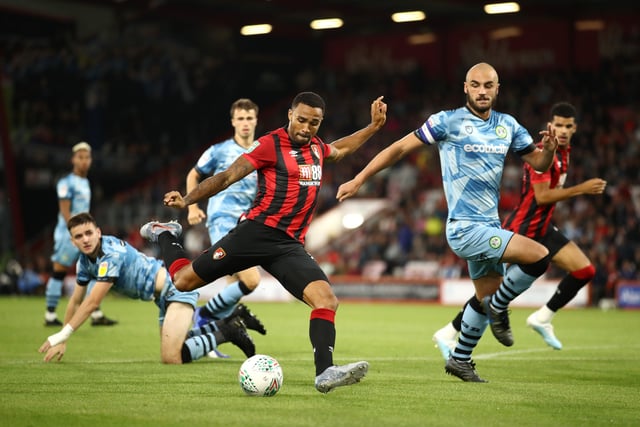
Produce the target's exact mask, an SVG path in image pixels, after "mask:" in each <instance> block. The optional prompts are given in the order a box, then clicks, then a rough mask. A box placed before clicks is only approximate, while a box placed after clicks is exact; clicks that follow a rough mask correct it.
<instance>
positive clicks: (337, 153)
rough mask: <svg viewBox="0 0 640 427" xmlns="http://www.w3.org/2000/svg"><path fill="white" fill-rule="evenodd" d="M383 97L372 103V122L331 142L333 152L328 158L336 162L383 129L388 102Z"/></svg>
mask: <svg viewBox="0 0 640 427" xmlns="http://www.w3.org/2000/svg"><path fill="white" fill-rule="evenodd" d="M383 98H384V97H383V96H380V97H378V98H376V99H375V100H374V101H373V102H372V103H371V123H369V124H368V125H367V126H366V127H364V128H362V129H360V130H359V131H357V132H354V133H352V134H351V135H348V136H345V137H342V138H340V139H337V140H335V141H334V142H332V143H331V153H329V156H327V160H329V161H334V162H335V161H338V160H340V159H342V158H343V157H345V156H347V155H349V154H351V153H353V152H354V151H356V150H357V149H358V148H360V146H362V144H364V143H365V142H366V141H367V140H369V138H371V137H372V136H373V135H374V134H375V133H376V132H378V131H379V130H380V129H382V127H383V126H384V124H385V122H386V121H387V104H385V103H384V102H383V101H382V99H383Z"/></svg>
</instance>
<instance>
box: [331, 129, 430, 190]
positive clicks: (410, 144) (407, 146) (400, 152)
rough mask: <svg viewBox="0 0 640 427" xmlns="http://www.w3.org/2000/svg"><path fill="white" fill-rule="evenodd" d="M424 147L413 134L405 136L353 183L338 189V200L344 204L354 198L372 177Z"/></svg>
mask: <svg viewBox="0 0 640 427" xmlns="http://www.w3.org/2000/svg"><path fill="white" fill-rule="evenodd" d="M422 145H423V144H422V141H420V140H419V139H418V137H417V136H416V135H415V134H414V133H413V132H411V133H409V134H407V135H405V136H404V137H402V138H401V139H399V140H397V141H396V142H394V143H393V144H391V145H390V146H388V147H387V148H385V149H384V150H382V151H381V152H379V153H378V154H377V155H376V156H375V157H374V158H373V159H372V160H371V161H370V162H369V163H368V164H367V166H365V168H364V169H362V170H361V171H360V172H359V173H358V174H357V175H356V176H355V177H354V178H353V179H352V180H351V181H347V182H345V183H344V184H342V185H341V186H340V187H339V188H338V194H337V195H336V198H337V199H338V200H339V201H341V202H342V201H343V200H345V199H348V198H349V197H352V196H354V195H355V194H356V193H357V192H358V190H359V189H360V187H361V186H362V184H364V183H365V182H366V181H367V180H368V179H369V178H370V177H372V176H373V175H375V174H377V173H378V172H380V171H381V170H383V169H386V168H387V167H389V166H391V165H393V164H395V163H396V162H397V161H398V160H400V159H402V158H403V157H404V156H406V155H407V154H409V153H410V152H411V151H413V150H415V149H416V148H418V147H421V146H422Z"/></svg>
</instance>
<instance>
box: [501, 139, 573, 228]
mask: <svg viewBox="0 0 640 427" xmlns="http://www.w3.org/2000/svg"><path fill="white" fill-rule="evenodd" d="M569 151H571V147H567V148H565V149H560V148H559V149H558V150H557V151H556V159H555V161H554V162H553V164H552V165H551V166H550V167H549V170H547V171H546V172H542V173H541V172H537V171H535V170H534V169H533V168H532V167H531V166H530V165H529V164H528V163H525V164H524V174H523V175H522V189H521V190H520V202H519V203H518V206H517V207H516V208H515V209H514V210H513V212H511V213H510V214H509V215H508V216H507V217H506V218H505V220H504V221H503V223H502V226H503V227H504V228H505V229H507V230H511V231H513V232H514V233H518V234H522V235H524V236H527V237H530V238H532V239H536V238H539V237H541V236H544V234H545V233H546V232H547V229H548V228H549V224H550V223H551V219H552V216H553V211H554V210H555V207H556V204H555V203H551V204H548V205H539V204H538V203H537V202H536V196H535V192H534V191H533V184H536V183H540V182H548V183H549V188H556V187H558V186H559V187H562V186H563V185H564V182H565V180H566V178H567V169H568V168H569Z"/></svg>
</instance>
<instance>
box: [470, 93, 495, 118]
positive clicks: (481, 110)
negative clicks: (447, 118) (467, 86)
mask: <svg viewBox="0 0 640 427" xmlns="http://www.w3.org/2000/svg"><path fill="white" fill-rule="evenodd" d="M485 99H486V100H489V98H485ZM483 100H484V99H483ZM495 104H496V98H493V99H492V100H491V102H490V103H489V104H488V105H487V106H481V105H478V103H477V102H476V100H475V99H472V98H471V96H470V95H469V94H467V105H468V106H469V107H471V109H472V110H473V111H475V112H476V113H486V112H487V111H489V110H491V109H492V108H493V106H494V105H495Z"/></svg>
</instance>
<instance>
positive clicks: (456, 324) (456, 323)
mask: <svg viewBox="0 0 640 427" xmlns="http://www.w3.org/2000/svg"><path fill="white" fill-rule="evenodd" d="M475 299H476V297H475V296H472V297H471V298H469V300H468V301H467V302H465V303H464V305H463V306H462V309H461V310H460V311H459V312H458V314H456V317H455V318H454V319H453V320H452V321H451V324H452V325H453V327H454V328H455V330H456V331H458V332H460V331H461V330H462V313H464V309H465V308H467V304H469V303H471V301H472V300H475Z"/></svg>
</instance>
